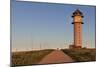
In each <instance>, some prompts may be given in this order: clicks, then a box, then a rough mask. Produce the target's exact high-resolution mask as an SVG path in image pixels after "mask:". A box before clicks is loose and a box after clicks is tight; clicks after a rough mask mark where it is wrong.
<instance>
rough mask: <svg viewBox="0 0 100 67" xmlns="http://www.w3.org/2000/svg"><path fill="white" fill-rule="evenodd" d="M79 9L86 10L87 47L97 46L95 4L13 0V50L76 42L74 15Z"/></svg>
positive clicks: (85, 39)
mask: <svg viewBox="0 0 100 67" xmlns="http://www.w3.org/2000/svg"><path fill="white" fill-rule="evenodd" d="M76 9H79V10H80V11H81V12H83V14H84V18H83V22H84V24H83V26H82V27H83V31H82V37H83V38H82V39H83V41H82V42H83V47H87V46H88V47H93V48H94V47H95V23H96V22H95V6H82V5H72V4H54V3H38V2H20V1H15V0H12V3H11V33H12V38H11V42H12V43H11V44H12V50H14V49H18V50H27V49H34V50H35V49H40V48H41V49H51V48H67V47H68V46H69V45H70V44H72V43H73V25H72V24H71V23H72V20H73V19H72V17H71V16H72V13H73V12H74V11H75V10H76ZM89 30H90V31H89ZM88 31H89V32H88ZM87 43H89V44H87ZM40 45H41V46H40Z"/></svg>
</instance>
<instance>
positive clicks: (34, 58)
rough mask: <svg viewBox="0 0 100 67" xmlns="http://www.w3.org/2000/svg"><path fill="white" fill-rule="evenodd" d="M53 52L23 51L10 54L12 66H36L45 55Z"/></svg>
mask: <svg viewBox="0 0 100 67" xmlns="http://www.w3.org/2000/svg"><path fill="white" fill-rule="evenodd" d="M52 51H53V50H40V51H23V52H13V53H12V65H15V66H17V65H31V64H37V63H38V62H39V61H40V60H41V59H42V58H43V57H44V56H45V55H47V54H49V53H50V52H52Z"/></svg>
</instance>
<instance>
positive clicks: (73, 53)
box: [62, 49, 96, 62]
mask: <svg viewBox="0 0 100 67" xmlns="http://www.w3.org/2000/svg"><path fill="white" fill-rule="evenodd" d="M62 51H63V52H64V53H65V54H67V55H69V56H70V57H72V59H74V60H75V61H76V62H88V61H96V50H95V49H62Z"/></svg>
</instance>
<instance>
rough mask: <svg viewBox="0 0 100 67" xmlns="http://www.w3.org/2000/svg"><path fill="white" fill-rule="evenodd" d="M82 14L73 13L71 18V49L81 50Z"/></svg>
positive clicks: (78, 11) (78, 12) (77, 11)
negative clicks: (72, 38) (72, 35)
mask: <svg viewBox="0 0 100 67" xmlns="http://www.w3.org/2000/svg"><path fill="white" fill-rule="evenodd" d="M83 17H84V16H83V13H82V12H81V11H80V10H78V9H77V10H76V11H75V12H73V15H72V18H73V22H72V24H73V25H74V44H73V48H82V24H83V22H82V21H83V20H82V19H83Z"/></svg>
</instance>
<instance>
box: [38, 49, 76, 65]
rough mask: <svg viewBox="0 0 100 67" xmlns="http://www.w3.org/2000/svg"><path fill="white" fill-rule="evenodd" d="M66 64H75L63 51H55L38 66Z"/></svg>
mask: <svg viewBox="0 0 100 67" xmlns="http://www.w3.org/2000/svg"><path fill="white" fill-rule="evenodd" d="M65 62H74V60H73V59H72V58H71V57H70V56H68V55H66V54H65V53H64V52H62V51H61V50H55V51H53V52H51V53H50V54H48V55H47V56H45V57H44V58H43V59H42V60H41V61H40V62H39V63H38V64H51V63H65Z"/></svg>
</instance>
